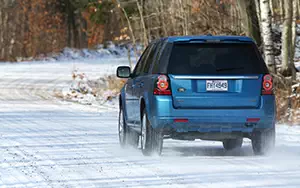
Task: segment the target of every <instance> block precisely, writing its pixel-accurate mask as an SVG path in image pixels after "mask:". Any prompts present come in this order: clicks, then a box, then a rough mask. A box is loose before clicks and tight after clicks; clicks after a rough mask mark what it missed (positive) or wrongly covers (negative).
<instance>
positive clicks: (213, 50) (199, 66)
mask: <svg viewBox="0 0 300 188" xmlns="http://www.w3.org/2000/svg"><path fill="white" fill-rule="evenodd" d="M259 56H260V54H259V53H258V50H257V48H256V46H255V45H254V44H249V43H210V44H209V43H197V44H196V43H194V44H191V43H188V44H174V46H173V49H172V52H171V56H170V60H169V65H168V73H169V74H179V75H180V74H181V75H182V74H189V75H190V74H192V75H199V74H206V75H207V74H208V75H211V74H265V73H267V72H268V70H267V68H266V65H265V63H264V61H263V60H262V58H261V57H259Z"/></svg>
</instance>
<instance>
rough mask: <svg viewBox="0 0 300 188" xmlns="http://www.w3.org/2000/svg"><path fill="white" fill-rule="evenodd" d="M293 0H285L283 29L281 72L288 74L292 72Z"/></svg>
mask: <svg viewBox="0 0 300 188" xmlns="http://www.w3.org/2000/svg"><path fill="white" fill-rule="evenodd" d="M292 4H293V3H292V0H286V1H284V9H285V16H284V22H283V31H282V52H281V54H282V68H281V72H282V73H283V74H284V75H288V74H290V72H291V66H290V64H291V62H290V61H291V56H292V54H291V44H292V43H291V42H292V16H293V10H292Z"/></svg>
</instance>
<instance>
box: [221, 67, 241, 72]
mask: <svg viewBox="0 0 300 188" xmlns="http://www.w3.org/2000/svg"><path fill="white" fill-rule="evenodd" d="M240 69H244V67H232V68H224V69H216V71H217V72H220V71H231V70H240Z"/></svg>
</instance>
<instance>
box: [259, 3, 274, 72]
mask: <svg viewBox="0 0 300 188" xmlns="http://www.w3.org/2000/svg"><path fill="white" fill-rule="evenodd" d="M260 11H261V32H262V38H263V48H264V56H265V61H266V63H267V65H268V67H269V69H270V71H271V72H273V73H276V66H275V58H274V50H273V40H272V25H271V24H272V18H271V11H270V4H269V0H260Z"/></svg>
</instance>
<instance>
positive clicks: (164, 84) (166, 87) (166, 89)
mask: <svg viewBox="0 0 300 188" xmlns="http://www.w3.org/2000/svg"><path fill="white" fill-rule="evenodd" d="M153 94H154V95H171V94H172V92H171V89H170V84H169V78H168V77H167V76H166V75H160V76H158V78H157V82H156V83H155V87H154V91H153Z"/></svg>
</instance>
